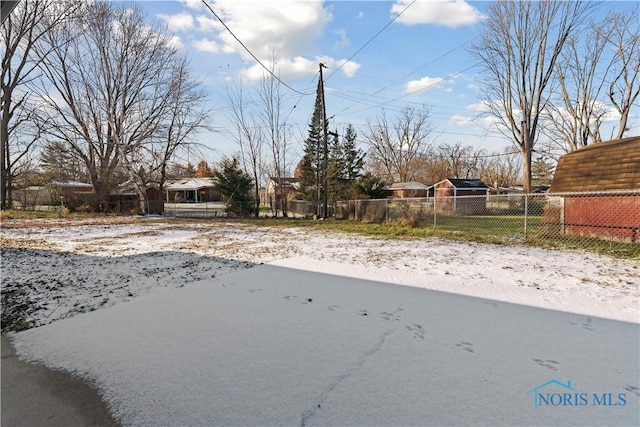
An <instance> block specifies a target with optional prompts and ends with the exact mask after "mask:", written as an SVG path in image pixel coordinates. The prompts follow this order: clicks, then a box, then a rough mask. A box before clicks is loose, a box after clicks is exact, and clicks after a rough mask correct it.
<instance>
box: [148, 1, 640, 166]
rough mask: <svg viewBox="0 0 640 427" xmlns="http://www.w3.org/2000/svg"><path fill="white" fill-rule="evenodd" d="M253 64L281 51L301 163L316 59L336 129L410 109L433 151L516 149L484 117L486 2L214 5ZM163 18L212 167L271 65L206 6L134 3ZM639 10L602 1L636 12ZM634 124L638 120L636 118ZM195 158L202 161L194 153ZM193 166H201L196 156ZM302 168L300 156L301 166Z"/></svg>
mask: <svg viewBox="0 0 640 427" xmlns="http://www.w3.org/2000/svg"><path fill="white" fill-rule="evenodd" d="M207 2H208V4H209V6H210V7H211V8H212V9H213V10H214V11H215V13H216V14H217V15H218V16H219V17H220V18H221V19H222V21H223V22H224V23H225V24H226V25H227V27H228V28H229V29H230V30H231V31H232V32H233V34H235V36H236V37H237V38H238V39H239V40H240V41H241V42H242V43H243V44H244V46H246V48H247V49H248V50H249V51H251V53H252V54H253V56H255V57H256V58H258V59H260V60H261V62H262V63H263V64H265V65H267V66H269V64H270V61H271V59H272V58H273V56H274V54H275V55H276V56H277V65H276V67H275V68H276V69H277V72H278V73H279V76H280V78H281V79H282V81H283V82H284V83H285V84H286V87H285V86H283V87H282V89H283V95H284V102H283V108H282V114H283V116H284V117H285V118H286V121H287V123H288V124H289V125H290V129H291V132H292V137H293V140H294V146H295V147H296V150H295V155H294V157H298V156H301V155H302V148H301V147H302V142H303V140H304V139H305V138H306V136H307V129H308V123H309V121H310V119H311V114H312V112H313V104H314V101H315V91H316V86H317V81H318V80H317V78H318V68H319V63H324V64H325V65H326V66H327V68H326V69H324V70H323V71H324V80H325V91H326V100H325V102H326V108H327V117H329V118H330V124H329V127H330V129H331V130H337V131H338V133H343V130H344V128H345V127H346V125H347V124H352V125H353V126H354V127H355V128H356V130H357V131H358V134H359V138H358V141H359V142H362V140H363V138H362V134H363V132H364V131H365V129H366V125H367V122H368V121H369V120H371V121H375V120H376V118H377V117H379V116H380V114H381V113H382V111H383V110H384V111H385V113H386V114H387V117H388V118H390V119H392V118H393V117H395V116H396V115H397V114H398V113H400V112H401V111H402V110H403V109H404V108H406V107H418V108H421V107H422V106H424V105H427V106H429V108H430V119H431V123H432V125H433V133H432V136H433V141H434V144H436V145H439V144H444V143H449V144H455V143H457V142H459V143H461V144H462V145H473V146H474V147H477V148H482V149H486V150H487V151H489V152H492V151H502V149H503V148H505V147H512V145H511V142H510V141H509V140H507V139H505V137H504V136H502V135H501V134H500V133H497V132H495V131H492V130H491V129H489V126H488V124H489V123H490V121H488V120H486V119H482V118H478V117H477V115H478V113H479V110H480V104H479V98H478V82H479V74H478V73H479V71H480V70H479V68H478V67H477V66H476V65H475V61H474V59H473V58H472V57H471V55H470V54H469V51H468V48H469V45H470V43H471V42H473V41H474V40H475V39H476V38H477V37H478V36H479V34H480V31H481V29H482V25H483V22H484V21H485V19H486V15H485V13H486V8H487V5H488V4H489V3H488V2H468V1H463V0H454V1H442V2H441V1H430V0H417V1H415V2H413V1H412V0H396V1H323V0H318V1H312V0H305V1H295V0H273V1H262V0H241V1H238V0H215V1H214V0H207ZM138 3H139V4H140V5H141V6H142V7H143V8H144V9H145V10H146V11H147V12H148V14H149V16H150V18H155V19H159V20H160V21H162V22H164V23H165V24H166V25H167V26H168V28H169V30H170V31H171V32H172V33H173V34H174V35H175V42H176V44H177V45H178V46H180V48H181V50H182V51H183V52H184V53H185V54H186V55H187V56H188V57H189V58H190V60H191V63H192V65H193V69H194V72H195V74H196V75H197V76H198V77H199V78H200V79H201V80H202V82H203V85H204V86H205V89H206V90H207V92H208V93H209V95H210V99H209V103H210V104H209V105H210V107H211V108H212V110H213V113H214V118H213V123H212V125H213V126H214V127H216V128H217V130H218V131H217V132H212V133H210V132H207V133H206V134H202V135H200V136H199V141H200V142H202V143H203V144H204V145H206V146H207V147H208V148H210V149H211V151H207V152H206V153H205V154H204V156H205V157H206V160H212V161H215V160H217V159H219V158H220V157H221V156H223V155H226V156H228V155H232V154H234V153H235V152H237V151H238V147H237V144H236V143H235V142H234V141H233V136H232V135H233V131H234V130H233V129H234V128H233V125H232V123H230V122H229V121H228V119H227V114H228V104H227V101H226V87H227V85H228V84H238V83H240V82H242V85H243V88H245V89H250V88H251V87H252V86H253V85H254V84H255V83H256V82H257V81H258V80H259V79H260V78H261V77H262V76H263V75H264V69H263V68H262V67H261V66H260V65H259V64H258V63H257V61H256V60H255V59H254V58H252V56H251V55H250V54H249V53H248V52H247V50H245V49H244V48H243V47H242V45H241V44H240V43H239V42H238V41H237V40H236V39H234V38H233V36H232V35H231V34H230V33H229V31H227V30H226V29H225V28H224V27H223V25H222V24H221V23H220V21H218V19H216V17H215V16H214V14H212V13H211V11H209V10H208V9H207V8H206V6H205V4H204V3H203V2H202V0H180V1H141V2H138ZM632 5H633V2H607V3H606V4H605V5H604V7H603V8H602V9H601V11H600V12H599V13H600V14H602V16H604V14H605V12H606V10H608V9H609V8H625V7H626V8H630V7H631V6H632ZM635 122H636V123H637V122H638V117H637V116H636V117H635ZM194 156H196V157H197V156H200V157H202V155H201V154H194ZM188 160H190V161H191V162H192V163H194V162H197V161H198V160H199V159H197V158H193V159H192V158H189V159H188ZM294 162H297V160H294Z"/></svg>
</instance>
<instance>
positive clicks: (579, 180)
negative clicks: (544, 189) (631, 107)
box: [549, 136, 640, 193]
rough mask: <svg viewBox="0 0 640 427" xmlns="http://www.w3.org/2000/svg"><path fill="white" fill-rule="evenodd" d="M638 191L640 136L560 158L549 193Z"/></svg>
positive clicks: (598, 145) (600, 145)
mask: <svg viewBox="0 0 640 427" xmlns="http://www.w3.org/2000/svg"><path fill="white" fill-rule="evenodd" d="M638 188H640V136H634V137H630V138H624V139H618V140H614V141H608V142H600V143H597V144H592V145H588V146H586V147H584V148H581V149H579V150H576V151H574V152H572V153H569V154H565V155H564V156H562V157H560V160H559V161H558V166H556V172H555V174H554V176H553V181H552V183H551V188H550V190H549V192H551V193H562V192H574V191H607V190H634V189H638Z"/></svg>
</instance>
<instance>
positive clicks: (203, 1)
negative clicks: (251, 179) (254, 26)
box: [202, 0, 416, 96]
mask: <svg viewBox="0 0 640 427" xmlns="http://www.w3.org/2000/svg"><path fill="white" fill-rule="evenodd" d="M415 1H416V0H414V2H415ZM202 3H203V4H204V5H205V6H206V7H207V9H209V11H210V12H211V13H212V14H213V16H215V17H216V19H217V20H218V21H220V23H221V24H222V26H223V27H224V28H226V30H227V31H229V34H231V35H232V36H233V38H234V39H236V41H237V42H238V43H240V46H242V47H243V48H244V50H246V51H247V53H249V55H251V57H252V58H253V59H255V60H256V62H257V63H258V64H260V66H261V67H262V68H264V70H265V71H266V72H267V73H269V74H271V76H272V77H273V78H274V79H276V80H277V81H279V82H280V83H282V84H283V85H284V86H285V87H287V88H289V89H290V90H292V91H294V92H295V93H297V94H299V95H303V96H305V95H311V93H304V92H300V91H299V90H297V89H294V88H292V87H291V86H289V85H288V84H286V83H285V82H284V81H282V80H281V79H280V77H278V76H276V75H275V74H274V73H273V71H271V70H270V69H269V68H267V66H265V65H264V64H263V63H262V61H260V60H259V59H258V57H257V56H255V55H254V54H253V52H251V51H250V50H249V48H248V47H247V46H245V44H244V43H242V41H241V40H240V39H239V38H238V37H236V35H235V34H234V33H233V31H231V29H230V28H229V27H228V26H227V24H225V22H224V21H223V20H222V19H221V18H220V17H219V16H218V14H217V13H215V12H214V11H213V9H212V8H211V6H209V4H208V3H207V1H206V0H202ZM336 71H337V70H336Z"/></svg>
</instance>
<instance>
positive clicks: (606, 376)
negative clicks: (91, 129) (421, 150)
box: [0, 220, 640, 425]
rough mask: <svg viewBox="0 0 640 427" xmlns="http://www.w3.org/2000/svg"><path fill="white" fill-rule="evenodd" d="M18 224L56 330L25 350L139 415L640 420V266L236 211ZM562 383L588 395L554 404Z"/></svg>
mask: <svg viewBox="0 0 640 427" xmlns="http://www.w3.org/2000/svg"><path fill="white" fill-rule="evenodd" d="M2 225H3V227H2V229H1V230H2V231H1V234H0V236H1V237H2V288H3V292H7V291H9V293H10V294H12V295H13V299H12V300H11V301H13V302H15V303H18V305H20V303H21V302H22V303H23V305H22V306H23V307H28V309H26V310H27V313H26V318H25V319H24V320H25V321H26V322H28V323H29V324H30V325H31V326H39V327H35V328H31V329H29V330H27V331H24V332H20V333H17V334H14V335H13V336H12V338H13V340H14V344H15V346H16V350H17V352H18V354H20V355H21V356H22V357H24V358H26V359H29V360H34V361H39V362H42V363H45V364H46V365H48V366H50V367H52V368H57V369H64V370H67V371H70V372H74V373H76V374H78V375H81V376H82V377H84V378H87V379H88V380H89V381H91V382H93V383H95V384H96V386H97V387H98V389H99V390H100V391H101V393H102V394H103V396H104V398H105V400H106V401H107V402H108V404H109V406H110V408H111V410H112V411H113V413H114V414H115V416H116V417H117V418H118V419H119V420H120V421H122V422H123V423H124V424H125V425H605V424H606V425H634V424H636V423H637V419H638V417H639V416H640V412H639V398H640V391H639V390H640V384H639V380H638V378H639V376H640V369H639V360H638V346H639V342H638V340H639V331H640V328H639V326H638V324H639V323H640V315H639V304H638V297H639V293H640V290H639V284H640V263H638V262H635V261H630V260H617V259H611V258H607V257H603V256H598V255H594V254H588V253H579V252H562V251H548V250H542V249H536V248H527V247H509V246H495V245H484V244H477V243H464V242H451V241H446V240H440V239H420V240H394V241H386V240H378V239H372V238H367V237H362V236H356V235H346V234H334V233H326V232H320V231H314V230H309V229H303V228H279V227H273V228H268V227H257V226H252V225H242V224H235V223H227V222H174V221H170V220H135V221H130V222H125V223H122V222H121V221H120V220H112V221H111V222H106V223H105V222H92V221H88V222H84V223H83V222H73V221H38V222H36V223H35V224H34V223H30V224H28V226H26V227H25V226H23V225H24V224H21V223H20V222H19V221H16V222H12V221H7V222H3V224H2ZM394 285H403V286H394ZM420 288H425V289H430V290H437V291H443V292H431V291H425V290H424V289H420ZM455 294H460V295H455ZM469 296H471V297H473V298H469ZM25 302H28V304H25ZM125 302H126V303H125ZM510 303H515V304H510ZM3 308H4V307H3ZM540 308H546V309H551V310H553V311H549V310H543V309H540ZM616 320H617V321H616ZM620 321H622V322H620ZM551 380H555V381H556V382H553V383H551V384H550V385H546V386H545V387H548V388H547V391H550V392H551V393H555V394H557V395H558V396H562V395H563V394H564V392H565V391H566V390H565V389H563V387H562V386H559V385H558V384H559V383H563V384H566V383H567V381H571V384H572V386H571V391H570V393H572V394H571V396H574V397H575V398H571V399H573V401H575V402H574V403H576V405H568V406H567V405H550V406H549V407H545V408H536V403H540V402H539V401H537V400H536V396H537V393H538V392H537V391H533V390H534V389H535V388H536V387H538V386H541V385H545V384H547V383H548V382H549V381H551ZM583 394H584V396H585V399H586V403H587V404H585V405H577V404H578V403H583V400H581V399H580V400H579V401H578V399H579V397H581V396H582V395H583ZM603 395H607V396H609V397H610V399H609V400H607V402H608V403H610V404H609V405H603V404H602V402H603V401H604V400H603V399H604V398H603V397H602V396H603ZM594 396H597V398H596V397H594ZM571 399H570V403H571V402H573V401H571ZM605 400H606V399H605ZM623 402H624V404H622V403H623ZM614 404H615V405H614Z"/></svg>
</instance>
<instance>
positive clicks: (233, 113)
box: [227, 81, 265, 217]
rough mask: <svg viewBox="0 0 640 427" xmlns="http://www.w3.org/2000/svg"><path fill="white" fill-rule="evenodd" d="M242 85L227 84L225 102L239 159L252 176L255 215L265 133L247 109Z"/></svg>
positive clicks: (257, 205) (258, 201) (258, 208)
mask: <svg viewBox="0 0 640 427" xmlns="http://www.w3.org/2000/svg"><path fill="white" fill-rule="evenodd" d="M250 100H251V98H249V99H246V97H245V95H244V90H243V86H242V81H241V82H240V83H239V84H228V85H227V104H228V106H229V110H228V111H229V118H230V119H231V122H232V123H234V125H235V128H236V129H235V131H236V132H234V133H233V135H232V137H233V138H234V139H235V140H236V142H237V143H238V147H239V148H240V160H241V162H242V164H243V165H244V168H245V172H246V173H247V174H249V175H250V176H251V177H252V178H253V186H254V195H253V197H254V199H255V203H256V206H255V216H256V217H258V215H259V213H260V183H261V182H262V175H263V173H264V159H263V149H264V145H265V135H264V133H263V132H262V128H261V127H260V123H258V122H257V121H256V119H255V118H254V117H253V115H252V114H251V111H250V110H249V109H248V105H247V101H249V102H250Z"/></svg>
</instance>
